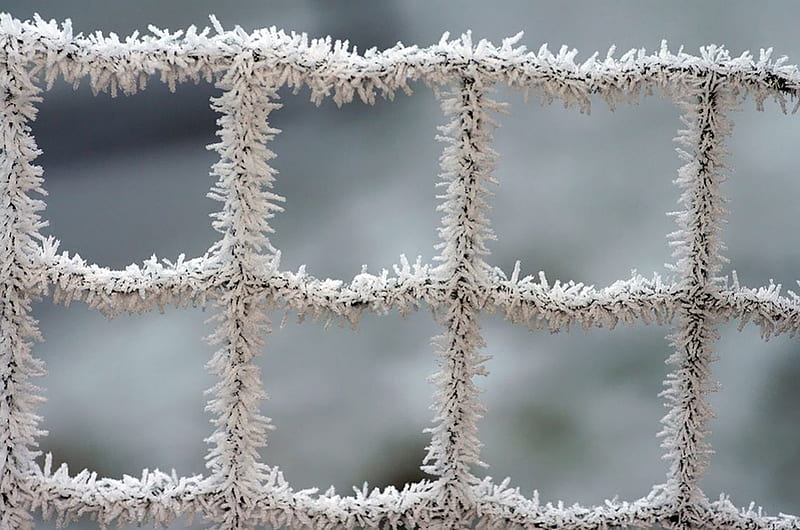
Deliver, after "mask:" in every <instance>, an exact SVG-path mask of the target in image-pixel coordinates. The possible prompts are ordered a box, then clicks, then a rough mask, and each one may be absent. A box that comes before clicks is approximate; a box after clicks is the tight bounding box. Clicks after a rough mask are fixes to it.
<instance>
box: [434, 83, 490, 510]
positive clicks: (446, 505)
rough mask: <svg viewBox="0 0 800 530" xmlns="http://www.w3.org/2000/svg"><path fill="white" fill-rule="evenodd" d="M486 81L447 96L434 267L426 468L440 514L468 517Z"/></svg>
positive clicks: (474, 445) (479, 409)
mask: <svg viewBox="0 0 800 530" xmlns="http://www.w3.org/2000/svg"><path fill="white" fill-rule="evenodd" d="M486 90H487V87H486V86H484V85H483V83H481V82H480V80H478V79H476V78H475V77H474V76H471V75H465V76H464V77H463V79H462V80H461V84H460V86H459V87H458V88H457V89H454V90H453V92H452V93H451V94H448V95H447V96H446V97H445V98H444V99H443V101H442V107H443V109H444V112H445V114H446V115H450V116H454V118H453V120H452V121H451V122H450V123H449V124H447V125H445V126H443V127H441V128H440V130H441V132H442V133H443V136H442V137H441V138H440V139H441V140H442V141H444V142H446V143H447V144H449V145H447V146H446V147H445V149H444V152H443V154H442V157H441V167H442V174H441V178H442V182H440V183H439V185H440V186H443V187H445V188H446V192H445V194H444V195H442V196H440V198H443V199H444V203H443V204H442V205H441V206H440V207H439V210H440V211H442V212H444V217H443V218H442V225H443V226H442V227H441V228H440V229H439V236H440V238H441V239H442V242H441V243H439V245H438V247H437V248H438V249H440V252H441V253H440V255H439V256H438V258H436V259H437V260H438V261H440V262H441V264H440V265H439V266H438V268H437V271H436V273H437V274H438V275H439V277H440V278H441V279H442V281H444V282H445V284H446V291H447V293H448V300H449V303H448V304H447V306H446V307H445V308H443V309H442V311H441V313H440V315H439V319H440V321H441V323H442V325H443V326H444V327H445V332H444V333H443V334H442V335H439V336H438V337H436V338H435V340H434V342H435V344H436V345H437V347H438V352H437V353H438V356H439V366H440V370H439V371H438V372H437V373H436V374H434V375H433V376H432V377H431V381H432V382H434V383H435V384H436V387H437V391H436V394H435V400H436V402H435V404H434V406H433V409H434V410H435V412H436V415H435V417H434V422H436V423H437V425H436V426H435V427H432V428H430V429H427V432H431V433H432V441H431V444H430V446H429V447H428V454H427V456H426V457H425V461H424V462H423V464H424V465H423V468H422V469H423V470H424V471H426V472H427V473H430V474H432V475H434V476H436V477H437V478H438V485H439V494H438V499H437V502H438V512H437V514H436V517H437V518H440V519H441V520H442V521H450V522H452V521H467V520H468V518H469V517H472V516H473V512H474V506H473V505H474V499H473V494H472V487H473V486H474V485H475V484H476V483H477V482H478V479H477V478H476V477H475V476H474V475H473V473H472V470H471V466H473V465H479V466H485V464H483V463H482V462H481V461H480V448H481V446H482V444H481V442H480V441H479V440H478V436H477V433H478V426H477V423H478V420H480V419H481V418H482V414H483V412H484V411H485V408H484V406H483V405H482V404H481V403H480V401H479V399H478V396H479V393H480V389H479V388H478V387H477V386H476V384H475V383H474V381H473V378H474V377H475V376H478V375H486V374H487V373H488V372H487V371H486V369H485V367H484V366H483V363H484V362H485V361H486V360H487V359H488V357H486V356H483V355H481V354H480V353H479V350H480V349H481V348H482V347H484V345H485V343H484V341H483V338H482V337H481V333H480V325H479V322H478V313H479V310H480V306H481V302H480V291H481V286H484V285H487V284H488V279H487V275H486V271H487V268H488V266H487V265H486V263H485V262H484V261H483V259H482V256H485V255H487V254H488V253H489V252H488V250H487V248H486V241H487V240H489V239H493V237H494V236H493V234H492V231H491V229H490V228H489V220H488V219H487V217H486V211H487V210H488V205H487V203H486V196H487V195H488V194H489V191H488V189H487V185H488V184H489V183H490V182H494V181H493V179H492V170H493V168H494V160H495V156H496V154H495V153H494V151H493V150H492V149H491V147H490V142H491V133H490V130H489V127H490V126H491V125H494V122H493V121H492V120H491V118H490V117H489V116H488V113H487V110H491V109H493V108H494V107H495V104H494V102H492V101H491V100H489V99H488V98H486V97H485V93H486Z"/></svg>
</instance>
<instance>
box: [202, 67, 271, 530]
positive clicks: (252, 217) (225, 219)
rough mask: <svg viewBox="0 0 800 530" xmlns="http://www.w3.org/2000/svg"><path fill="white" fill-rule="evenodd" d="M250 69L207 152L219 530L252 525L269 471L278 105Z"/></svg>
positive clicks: (227, 80)
mask: <svg viewBox="0 0 800 530" xmlns="http://www.w3.org/2000/svg"><path fill="white" fill-rule="evenodd" d="M255 67H256V61H255V60H254V58H253V55H252V53H250V52H242V53H240V54H239V55H238V56H237V57H236V59H235V60H234V63H233V65H232V66H231V68H230V69H229V71H228V72H227V73H226V75H225V76H224V77H223V79H222V80H221V81H220V82H219V83H218V84H217V87H218V88H221V89H222V90H224V91H225V92H224V94H223V95H222V96H220V97H218V98H213V100H212V101H213V104H212V107H213V108H214V109H215V110H217V111H218V112H220V113H222V117H221V118H219V119H218V121H217V123H218V125H220V127H221V128H220V130H219V131H218V132H217V135H218V136H219V137H220V142H219V143H217V144H214V145H212V146H209V147H210V148H212V149H214V150H216V151H217V152H218V153H219V154H220V158H221V159H220V161H219V162H217V163H216V164H215V165H214V167H213V171H212V173H213V174H215V175H217V176H218V177H219V180H218V182H217V184H216V186H215V187H213V188H212V190H211V193H209V197H211V198H213V199H216V200H219V201H221V202H222V203H223V209H222V211H221V212H219V213H217V214H215V216H214V217H215V220H214V222H213V225H214V228H215V229H216V230H217V231H219V232H221V233H222V234H223V238H222V240H221V241H220V242H219V243H218V244H217V245H216V247H215V248H214V257H215V259H218V260H219V263H220V267H221V274H222V277H224V278H225V283H224V286H223V289H225V292H224V293H223V294H222V295H221V297H220V299H219V300H218V302H217V308H218V310H219V313H218V315H217V316H216V317H215V318H214V319H213V320H216V321H217V323H218V327H217V329H216V331H215V333H214V334H213V335H212V336H211V337H210V341H211V342H212V343H213V344H218V345H220V346H221V348H220V349H219V350H218V351H217V352H216V354H215V355H214V357H213V358H212V360H211V361H210V363H209V365H208V367H209V369H210V371H211V372H212V373H214V374H215V375H217V376H218V377H219V382H218V383H217V384H216V385H215V386H214V387H213V388H212V389H211V390H210V392H212V393H213V395H214V396H215V397H214V398H213V399H212V400H211V401H209V404H208V407H207V409H208V410H209V411H211V412H213V413H214V414H216V415H217V418H216V419H215V420H213V423H214V424H215V425H216V427H217V429H216V431H215V432H214V434H212V435H211V437H210V438H208V442H209V443H211V444H213V447H212V448H211V450H210V452H209V454H208V456H207V459H208V463H207V465H208V467H209V468H210V469H211V471H212V476H211V477H210V479H209V480H210V481H211V489H212V491H214V492H215V494H216V495H217V497H216V499H215V504H214V514H213V515H214V519H215V520H216V522H217V523H218V524H219V527H218V528H220V529H223V528H224V529H239V528H250V527H253V526H254V523H253V518H254V514H253V510H254V509H255V507H256V503H257V499H258V497H259V496H261V495H262V486H263V484H264V483H265V481H266V479H267V476H268V473H269V467H268V466H267V465H266V464H264V463H261V462H259V454H258V451H259V449H260V448H261V447H263V446H265V445H266V432H267V430H268V429H270V428H271V423H270V422H271V420H270V419H269V418H266V417H264V416H262V415H260V413H259V411H258V403H259V401H261V400H262V399H264V398H266V394H265V393H264V391H263V390H262V382H261V375H260V371H259V368H258V366H257V365H256V364H255V362H254V357H255V356H256V355H258V354H259V348H260V347H261V346H262V344H263V342H264V339H263V336H264V334H266V333H267V332H268V331H269V319H268V318H267V316H266V313H265V311H266V302H265V300H264V294H263V293H262V292H260V288H259V280H260V279H262V278H263V275H264V273H265V271H266V270H268V267H269V265H270V264H271V262H272V260H273V259H276V256H275V249H274V248H273V247H272V245H271V244H270V242H269V238H268V237H267V234H268V233H270V232H271V231H272V230H271V228H270V227H269V224H268V222H267V220H268V219H269V218H270V217H272V216H273V214H274V213H275V212H276V211H280V210H281V207H280V206H278V205H277V204H276V202H277V201H282V200H283V199H282V198H281V197H280V196H278V195H276V194H274V193H271V192H270V191H269V188H271V187H272V182H273V180H274V174H275V170H273V169H272V168H271V167H270V166H269V165H268V164H267V161H268V160H270V159H271V158H274V156H275V155H274V153H272V151H270V150H269V149H267V147H266V142H268V141H269V140H271V139H272V138H273V137H274V135H275V134H276V133H277V132H279V131H278V130H277V129H273V128H271V127H269V125H268V124H267V117H268V115H269V113H270V112H271V111H272V110H274V109H276V108H278V107H280V105H279V104H277V103H274V100H276V99H277V97H278V96H277V92H276V90H275V89H274V88H272V87H271V86H270V85H268V84H267V83H264V82H259V78H258V76H257V75H256V74H255V73H254V69H255ZM262 251H266V253H263V252H262Z"/></svg>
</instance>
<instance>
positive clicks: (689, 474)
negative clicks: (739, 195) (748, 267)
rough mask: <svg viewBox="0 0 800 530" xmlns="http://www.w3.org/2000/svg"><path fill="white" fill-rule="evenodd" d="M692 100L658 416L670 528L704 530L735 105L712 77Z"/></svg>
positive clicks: (709, 53)
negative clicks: (717, 298) (673, 303)
mask: <svg viewBox="0 0 800 530" xmlns="http://www.w3.org/2000/svg"><path fill="white" fill-rule="evenodd" d="M717 54H724V52H723V51H722V50H720V49H719V48H715V47H708V48H706V49H704V50H703V57H704V58H705V59H707V60H708V61H715V60H716V59H717ZM687 96H688V97H689V98H691V97H694V98H695V99H696V101H685V102H683V103H682V107H683V108H684V110H685V111H686V114H685V115H684V116H683V118H682V119H683V122H684V124H685V125H686V126H687V127H688V129H686V130H682V131H679V136H678V138H677V141H678V142H679V143H680V144H681V146H682V149H679V150H678V152H679V154H680V156H681V158H682V159H683V160H685V161H686V165H684V166H683V167H682V168H680V170H679V172H678V179H677V180H676V181H675V182H676V184H677V185H678V186H679V187H680V188H681V189H682V190H683V194H682V195H681V197H680V201H679V202H680V203H681V204H683V205H684V207H685V209H684V210H683V211H680V212H676V213H675V214H674V216H675V218H676V222H677V224H678V230H677V231H676V232H674V233H673V234H670V237H671V239H672V240H673V241H672V244H673V245H674V246H675V251H674V254H673V255H674V257H675V258H676V260H677V261H676V264H675V265H674V270H675V271H676V272H677V274H678V275H679V276H680V280H679V285H680V286H681V289H680V291H679V293H678V295H677V298H678V301H679V304H680V306H679V309H678V319H677V320H678V322H677V328H676V330H675V332H674V333H673V334H672V335H670V339H671V341H672V345H673V346H674V347H675V352H674V353H673V354H672V356H671V357H670V358H669V359H668V361H667V362H668V363H669V364H670V365H673V366H675V367H676V369H675V371H673V372H671V373H670V374H669V375H668V376H667V380H666V381H665V385H666V387H667V388H666V389H665V390H664V392H662V395H663V396H664V397H665V398H666V401H667V406H668V407H669V408H670V411H669V413H668V414H667V415H666V416H665V417H664V419H663V420H662V422H663V423H664V426H665V427H664V430H663V431H662V432H661V434H660V435H661V436H663V438H664V441H663V443H662V447H663V448H664V449H666V450H667V454H666V457H665V458H666V459H667V460H668V461H669V462H670V468H669V474H668V480H667V483H666V484H665V486H664V489H665V496H666V498H665V502H667V503H669V504H671V507H672V509H673V510H674V512H675V514H674V516H672V517H671V519H670V522H671V523H673V524H675V527H676V528H684V525H690V524H702V521H703V513H702V511H701V510H700V509H699V508H698V507H701V506H703V505H704V504H705V502H706V497H705V494H704V493H703V492H702V490H701V489H700V486H699V484H698V481H699V479H700V477H701V476H702V475H703V473H704V472H705V470H706V468H707V467H708V458H709V457H710V455H711V454H712V450H711V446H710V445H709V443H708V442H707V441H706V437H707V435H708V422H709V420H710V419H711V416H712V415H713V414H712V411H711V406H710V404H709V403H708V400H707V399H706V394H708V393H709V392H713V391H714V390H716V388H717V384H716V383H715V382H714V381H713V380H712V379H711V367H710V363H711V361H712V360H713V343H714V341H716V340H717V339H718V338H719V335H718V334H717V331H716V329H715V324H716V321H717V320H719V319H718V317H717V316H716V315H714V313H713V311H710V309H711V307H710V306H711V305H712V303H713V298H714V294H715V293H716V292H717V291H718V290H719V286H720V285H721V283H722V278H720V277H719V273H720V272H721V270H722V264H723V261H724V258H723V256H722V250H723V249H724V247H723V245H722V243H721V241H720V232H721V225H722V222H723V216H724V214H725V213H726V210H725V208H724V203H725V198H724V196H723V195H722V192H721V191H720V184H721V183H722V182H723V181H724V180H725V175H724V173H723V170H725V169H726V166H725V163H724V156H725V154H726V152H725V149H724V147H723V141H724V139H725V138H726V137H727V136H730V134H731V131H732V126H731V123H730V122H729V121H728V118H727V116H726V113H727V112H729V111H730V110H731V108H732V107H733V106H734V105H735V104H736V102H735V100H734V99H733V98H732V96H731V95H729V94H727V93H726V92H725V91H724V89H721V88H720V87H719V80H718V78H717V76H716V74H711V75H708V76H706V77H704V78H701V79H699V80H698V81H697V86H696V87H694V90H692V91H691V92H689V93H688V94H687Z"/></svg>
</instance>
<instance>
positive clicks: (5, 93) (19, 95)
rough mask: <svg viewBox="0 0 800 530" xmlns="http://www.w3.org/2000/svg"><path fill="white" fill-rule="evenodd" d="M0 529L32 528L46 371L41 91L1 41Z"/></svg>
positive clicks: (7, 39)
mask: <svg viewBox="0 0 800 530" xmlns="http://www.w3.org/2000/svg"><path fill="white" fill-rule="evenodd" d="M0 43H1V44H0V46H2V47H1V48H0V134H1V135H2V139H0V141H2V145H1V146H0V148H2V152H0V201H1V202H0V216H2V220H0V289H1V290H2V292H1V293H0V528H9V529H11V528H14V529H16V528H20V529H27V528H33V518H32V516H31V514H30V513H29V511H28V510H29V506H30V502H31V500H32V496H33V493H32V491H31V487H32V481H30V480H28V479H29V478H30V477H31V475H32V474H34V473H36V464H35V463H34V461H33V460H34V458H35V457H36V456H37V455H38V454H39V451H36V450H35V448H36V446H37V442H36V437H37V436H39V435H41V434H44V432H43V431H41V430H39V428H38V427H37V424H38V421H39V419H40V418H39V416H37V414H36V408H37V406H38V405H39V403H41V402H42V401H43V398H41V397H40V396H39V395H38V393H39V389H38V388H37V387H36V386H34V385H33V384H32V383H31V381H30V380H31V378H32V377H36V376H41V375H44V364H43V363H42V361H40V360H38V359H34V358H33V356H32V355H31V346H32V343H33V342H34V341H38V340H41V336H40V334H39V330H38V329H37V322H36V320H34V319H33V318H32V317H31V316H30V310H31V305H30V303H31V300H30V297H29V295H28V291H29V289H30V288H31V287H32V281H33V280H32V276H33V275H32V274H31V272H30V268H31V266H32V263H31V259H30V257H31V256H33V255H35V254H36V253H37V250H36V248H35V247H36V244H35V243H36V239H37V238H38V231H39V228H41V227H42V226H43V225H44V224H45V223H44V222H43V221H42V220H41V219H40V217H39V214H38V212H40V211H42V210H43V209H44V202H42V201H40V200H36V199H32V198H31V197H29V195H28V194H29V193H31V192H34V193H39V194H42V195H44V190H43V189H42V178H41V175H42V169H41V168H40V167H38V166H35V165H33V160H34V159H35V158H36V156H38V154H39V150H38V148H37V147H36V142H35V141H34V139H33V136H32V135H31V130H30V127H29V125H28V122H29V121H30V120H33V119H34V118H35V117H36V108H35V107H34V103H36V102H37V101H39V100H40V98H38V97H37V94H38V93H39V89H38V88H37V87H36V86H35V85H34V84H33V80H32V79H31V78H30V76H29V74H28V72H27V70H26V67H25V65H26V61H24V60H23V59H22V55H21V54H20V53H19V52H18V50H17V45H18V44H19V41H18V39H16V37H15V36H14V35H10V34H4V35H2V36H0Z"/></svg>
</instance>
